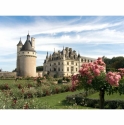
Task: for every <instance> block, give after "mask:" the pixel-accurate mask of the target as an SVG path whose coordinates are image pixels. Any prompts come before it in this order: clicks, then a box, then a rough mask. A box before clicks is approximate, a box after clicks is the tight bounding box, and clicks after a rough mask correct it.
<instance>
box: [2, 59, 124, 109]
mask: <svg viewBox="0 0 124 125" xmlns="http://www.w3.org/2000/svg"><path fill="white" fill-rule="evenodd" d="M123 76H124V69H123V68H121V69H119V70H118V71H116V72H111V71H109V72H105V63H104V62H103V61H102V59H101V58H98V59H97V60H96V61H94V62H92V63H84V64H83V65H82V68H81V69H80V70H79V74H77V75H73V76H72V77H63V78H58V77H54V78H53V77H50V76H49V75H46V76H44V77H35V78H34V77H27V78H22V77H17V78H14V77H13V78H3V77H1V78H0V109H124V77H123Z"/></svg>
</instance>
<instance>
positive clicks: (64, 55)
mask: <svg viewBox="0 0 124 125" xmlns="http://www.w3.org/2000/svg"><path fill="white" fill-rule="evenodd" d="M63 60H65V49H64V46H63Z"/></svg>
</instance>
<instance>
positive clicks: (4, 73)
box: [0, 72, 16, 78]
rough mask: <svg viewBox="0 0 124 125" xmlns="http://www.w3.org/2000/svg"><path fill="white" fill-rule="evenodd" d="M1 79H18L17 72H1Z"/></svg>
mask: <svg viewBox="0 0 124 125" xmlns="http://www.w3.org/2000/svg"><path fill="white" fill-rule="evenodd" d="M0 77H4V78H12V77H16V72H0Z"/></svg>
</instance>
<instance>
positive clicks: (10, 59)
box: [0, 16, 124, 71]
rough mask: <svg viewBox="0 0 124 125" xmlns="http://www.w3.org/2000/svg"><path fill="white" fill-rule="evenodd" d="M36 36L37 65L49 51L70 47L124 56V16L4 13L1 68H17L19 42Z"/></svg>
mask: <svg viewBox="0 0 124 125" xmlns="http://www.w3.org/2000/svg"><path fill="white" fill-rule="evenodd" d="M28 31H29V34H30V36H31V37H35V39H36V43H35V45H36V51H37V66H40V65H43V61H44V59H45V57H46V53H47V51H48V53H49V54H50V53H52V52H53V51H54V48H55V50H56V51H58V50H62V48H63V46H64V47H70V48H72V49H73V50H76V51H77V52H79V53H80V54H81V55H82V56H88V57H93V58H97V57H102V56H106V57H108V58H112V57H116V56H123V55H124V16H0V68H2V70H3V71H12V70H13V69H15V68H16V57H17V53H16V52H17V44H18V42H19V40H20V37H21V39H22V42H23V44H24V43H25V41H26V36H27V34H28Z"/></svg>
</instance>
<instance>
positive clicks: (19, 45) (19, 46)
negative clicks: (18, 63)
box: [17, 38, 23, 53]
mask: <svg viewBox="0 0 124 125" xmlns="http://www.w3.org/2000/svg"><path fill="white" fill-rule="evenodd" d="M22 46H23V44H22V41H21V38H20V41H19V43H18V44H17V53H18V52H19V51H20V49H21V48H22Z"/></svg>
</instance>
